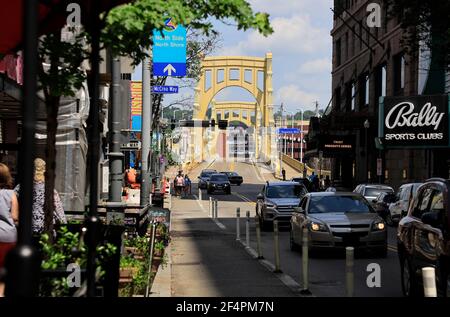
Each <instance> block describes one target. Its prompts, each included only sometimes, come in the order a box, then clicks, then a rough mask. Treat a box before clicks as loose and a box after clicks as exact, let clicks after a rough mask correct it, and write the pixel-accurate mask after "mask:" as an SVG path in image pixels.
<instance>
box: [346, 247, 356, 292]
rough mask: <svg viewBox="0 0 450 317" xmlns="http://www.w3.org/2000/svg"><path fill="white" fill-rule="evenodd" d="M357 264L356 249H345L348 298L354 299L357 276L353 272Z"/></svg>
mask: <svg viewBox="0 0 450 317" xmlns="http://www.w3.org/2000/svg"><path fill="white" fill-rule="evenodd" d="M354 264H355V248H354V247H346V248H345V275H346V278H345V280H346V283H345V285H346V291H347V297H353V293H354V285H355V276H354V272H353V267H354Z"/></svg>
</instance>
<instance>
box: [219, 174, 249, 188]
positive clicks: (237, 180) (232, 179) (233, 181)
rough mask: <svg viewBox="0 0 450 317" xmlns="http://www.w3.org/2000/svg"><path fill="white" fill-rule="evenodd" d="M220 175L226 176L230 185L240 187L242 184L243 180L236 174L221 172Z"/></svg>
mask: <svg viewBox="0 0 450 317" xmlns="http://www.w3.org/2000/svg"><path fill="white" fill-rule="evenodd" d="M222 174H225V175H227V177H228V180H229V181H230V183H231V184H232V185H233V184H234V185H238V186H241V184H242V183H243V182H244V178H243V177H242V176H240V175H239V174H238V173H236V172H222Z"/></svg>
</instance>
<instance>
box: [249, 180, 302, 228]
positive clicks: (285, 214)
mask: <svg viewBox="0 0 450 317" xmlns="http://www.w3.org/2000/svg"><path fill="white" fill-rule="evenodd" d="M307 193H308V190H307V189H306V187H305V186H304V185H301V184H298V183H295V182H290V181H287V182H267V183H266V185H265V186H264V187H263V189H262V191H261V193H260V194H259V195H258V196H257V201H256V215H257V217H258V219H259V222H260V225H261V229H262V230H267V229H269V226H270V225H271V223H273V221H274V220H278V222H279V223H280V225H281V226H282V225H286V226H288V225H289V221H290V220H291V216H292V213H293V212H294V207H296V206H298V204H299V203H300V199H302V198H303V196H305V195H306V194H307Z"/></svg>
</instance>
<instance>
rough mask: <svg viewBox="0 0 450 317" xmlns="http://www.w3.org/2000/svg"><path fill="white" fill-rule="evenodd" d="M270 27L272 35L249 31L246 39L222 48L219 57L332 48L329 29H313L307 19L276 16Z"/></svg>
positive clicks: (281, 53) (309, 52)
mask: <svg viewBox="0 0 450 317" xmlns="http://www.w3.org/2000/svg"><path fill="white" fill-rule="evenodd" d="M271 24H272V27H273V29H274V33H273V34H271V35H270V36H268V37H264V36H262V35H261V34H259V33H258V32H257V31H251V32H250V33H249V34H248V35H247V38H246V39H245V40H243V41H240V42H239V43H237V45H235V46H228V47H225V48H224V49H222V50H220V54H221V55H226V54H228V53H233V55H236V54H238V55H246V54H252V53H255V52H257V53H258V54H259V55H262V54H264V53H266V52H273V53H274V54H277V55H279V56H285V55H297V54H300V53H308V54H313V53H317V52H323V51H324V50H327V48H328V47H329V46H330V45H331V44H330V43H331V38H330V35H329V30H328V29H326V28H318V27H315V26H313V25H312V23H311V19H310V18H309V17H308V16H300V15H295V16H292V17H290V18H286V17H278V18H274V19H272V21H271ZM225 53H226V54H225ZM274 57H275V56H274Z"/></svg>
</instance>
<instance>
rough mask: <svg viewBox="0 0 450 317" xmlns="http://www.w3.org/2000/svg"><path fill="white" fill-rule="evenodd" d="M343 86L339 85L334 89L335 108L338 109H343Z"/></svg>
mask: <svg viewBox="0 0 450 317" xmlns="http://www.w3.org/2000/svg"><path fill="white" fill-rule="evenodd" d="M341 101H342V99H341V87H337V88H336V89H335V90H334V108H335V109H337V110H341Z"/></svg>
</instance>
